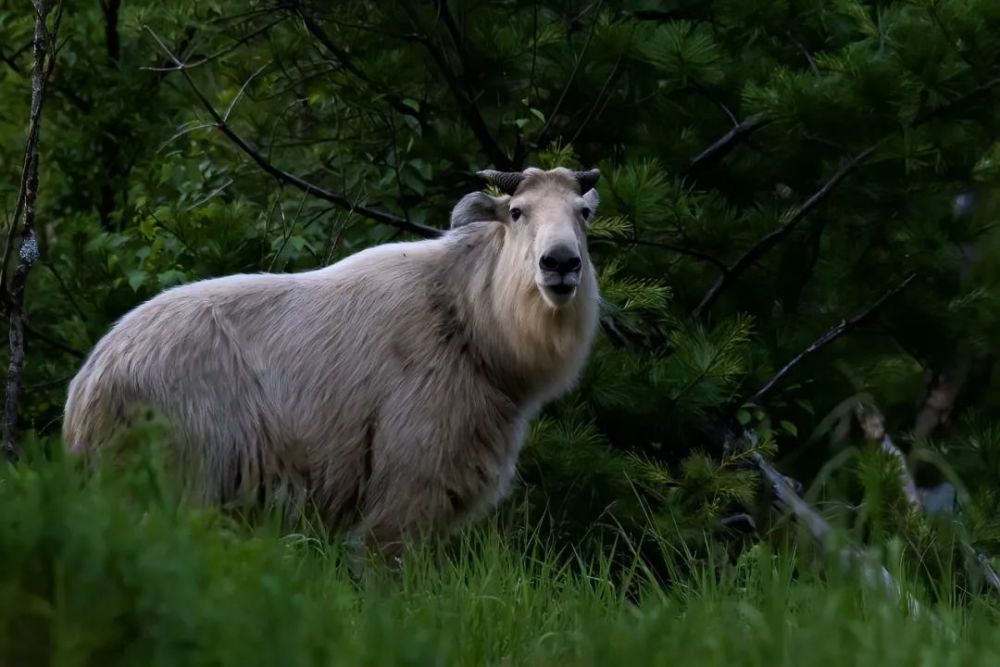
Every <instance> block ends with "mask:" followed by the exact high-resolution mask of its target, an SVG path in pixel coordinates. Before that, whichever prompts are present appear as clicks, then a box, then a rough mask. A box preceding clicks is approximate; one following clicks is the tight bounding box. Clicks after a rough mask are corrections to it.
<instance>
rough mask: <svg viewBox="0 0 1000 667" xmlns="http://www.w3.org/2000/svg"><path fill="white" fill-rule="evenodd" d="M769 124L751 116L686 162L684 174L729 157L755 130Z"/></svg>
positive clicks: (767, 121)
mask: <svg viewBox="0 0 1000 667" xmlns="http://www.w3.org/2000/svg"><path fill="white" fill-rule="evenodd" d="M770 122H771V121H769V120H768V119H766V118H764V117H763V116H751V117H750V118H747V119H746V120H744V121H742V122H740V123H737V124H736V125H735V126H734V127H733V128H732V129H731V130H729V131H728V132H726V133H725V134H724V135H722V136H721V137H719V138H718V139H717V140H716V141H715V142H714V143H712V145H711V146H709V147H708V148H706V149H705V150H703V151H702V152H701V153H698V155H696V156H695V157H694V158H693V159H692V160H691V161H690V162H688V165H687V168H686V169H685V172H687V173H689V174H694V173H697V172H699V171H701V170H704V169H706V168H707V167H710V166H711V165H713V164H715V163H716V162H718V161H719V160H721V159H722V158H724V157H726V156H727V155H729V153H730V152H732V150H733V149H734V148H736V147H737V146H739V145H740V144H741V143H742V142H744V141H746V140H747V139H749V138H750V137H751V136H752V135H753V134H754V133H755V132H756V131H757V130H759V129H761V128H763V127H765V126H766V125H768V124H769V123H770Z"/></svg>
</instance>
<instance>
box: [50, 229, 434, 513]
mask: <svg viewBox="0 0 1000 667" xmlns="http://www.w3.org/2000/svg"><path fill="white" fill-rule="evenodd" d="M441 244H442V242H441V241H421V242H414V243H396V244H387V245H384V246H379V247H375V248H371V249H368V250H364V251H362V252H359V253H357V254H355V255H352V256H350V257H348V258H347V259H345V260H343V261H341V262H338V263H337V264H334V265H332V266H330V267H326V268H324V269H320V270H317V271H310V272H305V273H299V274H243V275H234V276H227V277H224V278H217V279H210V280H204V281H200V282H197V283H191V284H189V285H184V286H181V287H177V288H173V289H170V290H168V291H166V292H163V293H161V294H160V295H158V296H156V297H155V298H153V299H151V300H149V301H147V302H146V303H144V304H142V305H141V306H139V307H137V308H136V309H134V310H133V311H131V312H129V313H128V314H127V315H125V316H124V317H123V318H122V319H121V320H120V321H119V322H118V323H117V324H116V325H115V326H114V327H113V328H112V330H111V331H110V332H109V333H108V334H107V335H106V336H105V337H104V338H102V339H101V341H100V342H99V343H98V344H97V345H96V346H95V348H94V350H93V352H92V353H91V354H90V356H89V357H88V359H87V360H86V362H85V364H84V366H83V368H82V369H81V370H80V372H79V373H78V375H77V376H76V377H75V378H74V379H73V381H72V382H71V384H70V387H69V395H68V399H67V403H66V412H65V419H64V438H65V442H66V445H67V447H69V448H70V449H71V450H73V451H77V452H83V451H87V450H90V449H93V448H97V447H100V446H101V445H102V444H103V443H104V442H106V441H107V440H108V438H109V437H111V436H112V435H113V434H114V433H115V432H116V431H117V430H118V429H119V428H120V427H121V426H123V425H124V424H125V423H126V421H127V416H128V414H129V411H130V410H131V409H132V408H135V407H140V406H146V407H149V408H152V409H153V410H154V411H156V412H158V413H161V414H162V415H163V416H165V417H166V418H167V420H168V422H169V423H170V428H171V433H172V434H173V435H174V436H175V437H174V439H175V440H176V444H177V446H178V447H179V448H180V450H181V451H180V453H181V454H182V456H187V457H191V459H193V460H192V461H191V462H197V465H198V466H199V467H201V468H203V469H202V473H207V478H208V479H211V480H212V487H213V488H212V490H211V491H208V492H206V494H205V495H208V496H217V495H222V496H230V495H232V494H233V493H234V492H235V491H236V490H237V487H238V486H241V485H244V484H245V485H247V486H250V485H252V484H253V483H254V481H255V480H256V481H258V482H259V481H260V475H261V473H262V471H264V470H267V469H272V470H273V469H275V468H283V469H286V470H284V472H295V471H289V470H287V469H288V468H295V469H297V470H302V471H305V470H308V469H310V468H311V467H314V466H315V464H316V461H315V460H310V459H314V457H315V455H316V454H315V450H317V449H320V448H324V447H327V448H329V447H336V446H341V447H344V448H349V445H350V443H349V441H350V439H351V434H352V433H357V432H359V431H362V430H363V428H364V425H363V424H361V423H357V422H358V420H359V419H361V417H358V415H362V414H364V410H363V409H361V408H363V406H365V405H370V404H377V403H378V401H379V398H380V396H379V394H380V393H381V392H382V390H383V389H384V388H385V387H386V385H387V384H388V383H392V382H394V381H396V380H398V374H399V372H400V369H399V368H398V367H396V364H397V360H398V355H394V354H390V352H391V347H392V345H393V344H394V341H398V340H401V339H402V340H411V341H412V340H413V339H414V338H415V337H419V336H420V334H421V332H422V331H425V330H426V326H425V322H424V321H423V319H422V318H423V317H425V316H426V313H427V304H426V296H425V294H426V289H422V286H423V285H425V283H426V280H427V279H428V276H429V275H430V271H431V270H432V267H433V266H434V265H435V259H436V257H437V256H438V255H439V254H440V253H441V252H442V251H443V247H442V245H441ZM408 330H412V331H408ZM338 434H342V435H343V437H340V438H338V437H337V435H338ZM325 454H326V455H327V456H329V455H331V454H333V455H336V452H329V451H327V452H325ZM344 454H345V455H346V454H347V452H344Z"/></svg>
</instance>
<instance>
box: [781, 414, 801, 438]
mask: <svg viewBox="0 0 1000 667" xmlns="http://www.w3.org/2000/svg"><path fill="white" fill-rule="evenodd" d="M780 423H781V428H782V429H784V431H785V432H786V433H788V434H789V435H791V436H792V437H793V438H797V437H798V436H799V429H798V428H797V427H796V426H795V424H793V423H792V422H790V421H786V420H784V419H783V420H781V422H780Z"/></svg>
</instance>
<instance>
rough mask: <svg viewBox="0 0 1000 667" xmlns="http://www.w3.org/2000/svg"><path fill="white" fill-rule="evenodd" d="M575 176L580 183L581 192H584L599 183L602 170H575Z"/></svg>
mask: <svg viewBox="0 0 1000 667" xmlns="http://www.w3.org/2000/svg"><path fill="white" fill-rule="evenodd" d="M573 176H574V178H576V182H577V183H579V184H580V194H584V193H586V192H588V191H589V190H591V189H592V188H593V187H594V186H595V185H597V179H599V178H600V177H601V170H600V169H591V170H590V171H574V172H573Z"/></svg>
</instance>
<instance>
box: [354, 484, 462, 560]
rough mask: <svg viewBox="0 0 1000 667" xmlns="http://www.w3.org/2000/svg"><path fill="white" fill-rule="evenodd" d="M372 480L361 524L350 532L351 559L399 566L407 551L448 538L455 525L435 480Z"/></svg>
mask: <svg viewBox="0 0 1000 667" xmlns="http://www.w3.org/2000/svg"><path fill="white" fill-rule="evenodd" d="M380 481H381V480H373V482H375V483H373V484H372V485H371V486H370V487H369V489H368V491H369V493H368V495H367V497H366V498H365V503H364V509H363V513H362V517H361V521H360V523H359V525H358V526H357V527H355V529H354V530H352V531H351V533H352V534H351V540H352V541H353V544H354V548H355V554H354V557H355V559H363V560H372V559H374V560H376V561H382V562H385V563H387V564H388V565H390V566H391V567H394V568H398V567H400V566H401V565H402V563H403V560H404V558H405V556H406V554H407V552H408V551H410V550H411V549H412V548H414V547H416V546H418V545H426V544H428V543H435V542H437V541H440V540H442V539H444V538H446V537H448V536H449V535H450V534H451V532H452V529H453V527H454V526H455V523H456V519H457V517H456V512H455V507H454V504H453V501H452V499H451V498H450V495H449V493H448V492H447V491H446V490H445V489H444V488H442V487H441V486H440V482H439V481H437V480H433V481H431V480H426V481H419V480H412V481H409V482H408V483H405V482H403V481H402V480H400V479H399V478H398V477H396V479H395V480H393V481H394V482H395V483H393V482H390V481H388V480H386V481H385V482H384V483H378V482H380Z"/></svg>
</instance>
